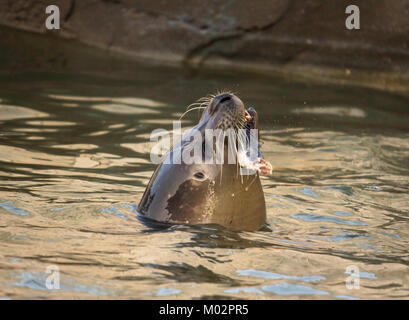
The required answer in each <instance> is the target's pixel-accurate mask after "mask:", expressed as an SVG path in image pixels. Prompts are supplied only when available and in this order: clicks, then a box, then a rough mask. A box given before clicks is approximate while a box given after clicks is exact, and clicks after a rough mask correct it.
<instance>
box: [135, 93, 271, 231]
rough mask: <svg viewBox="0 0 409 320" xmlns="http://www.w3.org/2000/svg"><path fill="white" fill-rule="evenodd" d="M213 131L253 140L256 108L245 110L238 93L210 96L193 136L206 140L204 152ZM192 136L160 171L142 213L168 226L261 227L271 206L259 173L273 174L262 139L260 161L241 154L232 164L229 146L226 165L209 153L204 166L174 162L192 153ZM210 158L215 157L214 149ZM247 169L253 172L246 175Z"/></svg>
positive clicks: (172, 152) (146, 194) (142, 203)
mask: <svg viewBox="0 0 409 320" xmlns="http://www.w3.org/2000/svg"><path fill="white" fill-rule="evenodd" d="M209 129H211V130H216V131H217V130H218V129H219V130H218V132H219V133H220V132H222V133H225V132H226V131H227V130H229V129H230V130H233V131H234V132H237V130H239V129H241V130H244V131H245V132H246V133H247V137H249V134H250V131H251V129H253V130H258V115H257V112H256V111H255V110H254V109H252V108H250V109H248V110H246V108H245V107H244V104H243V102H242V101H241V100H240V99H239V98H238V97H237V96H236V95H234V94H231V93H221V94H218V95H216V96H213V97H212V98H209V100H208V101H207V106H206V107H205V110H204V111H203V114H202V117H201V119H200V121H199V123H198V124H197V125H196V126H195V127H194V128H192V130H191V131H190V132H189V137H192V134H193V133H194V134H196V135H198V136H199V138H200V137H201V138H203V139H201V140H200V141H202V142H200V143H201V145H200V146H201V148H202V150H204V149H206V148H208V147H209V140H206V136H205V133H206V131H207V130H209ZM206 134H207V133H206ZM189 137H186V134H185V135H184V136H183V137H182V138H181V140H180V142H179V143H177V144H176V145H175V146H174V147H173V148H172V149H171V150H170V151H169V153H168V154H167V155H166V157H165V158H164V160H163V161H162V163H161V164H159V166H158V167H157V168H156V170H155V171H154V173H153V175H152V177H151V179H150V181H149V183H148V185H147V187H146V190H145V192H144V194H143V196H142V199H141V201H140V203H139V205H138V212H139V213H140V214H141V215H142V217H145V218H148V219H149V220H154V221H156V222H162V223H167V224H217V225H221V226H223V227H225V228H228V229H230V230H246V231H253V230H258V229H260V228H261V226H262V225H263V224H264V223H265V220H266V206H265V200H264V193H263V189H262V185H261V182H260V176H259V174H269V173H270V172H271V165H270V164H269V163H268V162H267V161H265V160H264V159H262V156H261V153H260V151H259V146H260V144H259V141H258V140H257V145H258V150H257V151H258V154H257V157H256V161H252V160H251V159H249V157H248V156H247V154H248V153H247V154H246V153H243V152H242V153H238V154H237V160H236V161H235V162H234V163H231V162H230V163H229V161H227V158H228V150H229V148H225V150H224V153H223V156H222V158H223V160H222V163H209V162H208V161H205V160H206V159H205V158H206V157H207V156H208V155H209V153H207V152H206V151H205V152H204V153H203V155H202V156H201V157H202V158H201V160H203V161H199V163H197V161H196V162H193V163H186V162H183V161H182V162H181V163H174V162H172V161H171V159H174V158H175V155H176V154H177V153H183V152H185V151H186V150H187V149H188V148H190V149H191V142H192V141H191V139H190V138H189ZM223 137H224V136H223ZM216 140H217V139H216ZM238 140H239V139H237V143H238V144H239V143H240V141H238ZM212 143H213V142H212ZM223 144H225V139H224V138H223ZM236 147H237V145H236ZM190 149H189V150H190ZM210 149H212V148H210ZM206 150H207V149H206ZM230 150H231V149H230ZM236 150H238V149H237V148H236ZM216 151H217V149H216ZM206 155H207V156H206ZM210 155H211V156H214V155H215V151H214V150H212V151H211V152H210ZM242 169H249V170H250V171H248V172H247V174H242V172H241V170H242Z"/></svg>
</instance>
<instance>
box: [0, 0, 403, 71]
mask: <svg viewBox="0 0 409 320" xmlns="http://www.w3.org/2000/svg"><path fill="white" fill-rule="evenodd" d="M49 4H55V5H58V6H59V7H60V10H61V29H60V30H53V31H49V30H46V28H45V19H46V14H45V7H46V6H47V5H49ZM350 4H355V5H358V6H359V8H360V15H361V21H360V27H361V29H360V30H347V29H346V27H345V19H346V17H347V14H346V13H345V8H346V7H347V6H348V5H350ZM0 24H2V25H5V26H11V27H15V28H19V29H24V30H29V31H33V32H37V33H52V34H54V35H55V36H59V37H65V38H73V39H76V40H78V41H79V42H82V43H86V44H90V45H93V46H97V47H99V48H103V49H108V50H112V51H116V52H122V53H127V54H130V55H134V56H137V57H140V58H149V59H158V60H162V61H174V62H182V63H186V64H190V65H197V64H201V63H212V62H214V63H220V62H221V63H223V62H226V63H233V64H241V63H256V64H261V65H275V66H286V65H288V64H315V65H324V66H331V67H336V68H361V69H369V70H380V71H387V72H393V73H399V74H408V73H409V0H392V1H391V0H355V1H352V0H331V1H328V0H252V1H248V0H226V1H220V0H207V1H203V0H156V1H152V0H51V1H50V0H0Z"/></svg>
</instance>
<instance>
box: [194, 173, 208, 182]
mask: <svg viewBox="0 0 409 320" xmlns="http://www.w3.org/2000/svg"><path fill="white" fill-rule="evenodd" d="M193 176H194V177H195V179H196V180H204V179H205V175H204V174H203V173H202V172H196V173H195V174H194V175H193Z"/></svg>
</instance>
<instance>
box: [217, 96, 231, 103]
mask: <svg viewBox="0 0 409 320" xmlns="http://www.w3.org/2000/svg"><path fill="white" fill-rule="evenodd" d="M230 99H231V98H230V96H226V97H224V98H222V99H221V100H220V103H223V102H225V101H229V100H230Z"/></svg>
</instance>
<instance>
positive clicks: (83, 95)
mask: <svg viewBox="0 0 409 320" xmlns="http://www.w3.org/2000/svg"><path fill="white" fill-rule="evenodd" d="M132 68H134V71H133V72H131V71H129V68H128V67H127V68H124V69H121V67H120V66H119V67H118V70H116V73H113V74H112V75H91V74H88V75H87V74H84V73H82V74H77V75H76V74H56V73H51V72H50V73H35V72H32V73H28V72H27V73H18V74H14V75H13V76H12V77H10V76H9V75H3V76H1V78H0V99H1V100H0V126H1V132H0V241H1V246H0V248H1V249H0V255H1V269H2V272H1V276H0V298H12V299H13V298H95V297H101V298H140V299H146V298H155V299H159V298H171V299H184V298H254V299H272V298H274V299H275V298H289V297H290V298H297V297H299V298H312V299H314V298H319V299H357V298H361V299H362V298H383V297H384V298H407V297H408V296H409V272H408V271H409V268H408V263H409V256H408V240H409V221H408V220H409V218H408V205H409V197H408V191H409V183H408V182H409V180H408V179H409V160H408V159H409V127H408V122H407V119H408V116H409V111H408V110H407V105H408V100H407V98H404V97H400V96H394V95H390V94H385V93H381V92H377V91H373V90H364V89H358V88H349V87H334V86H325V85H312V84H308V83H296V82H292V81H289V80H287V79H278V78H274V77H271V78H264V77H261V76H260V77H256V76H254V75H245V74H239V73H237V74H236V73H222V72H214V73H212V74H211V75H209V74H206V73H198V74H189V73H185V72H184V71H183V70H178V69H171V68H164V67H162V68H157V67H141V66H136V65H134V66H133V67H132ZM220 88H230V89H232V90H234V91H236V92H238V93H237V94H238V95H239V96H240V97H241V98H242V100H243V101H245V102H246V103H248V106H253V107H255V108H256V109H257V111H258V112H259V114H260V115H261V127H262V129H263V130H262V132H261V135H262V140H263V141H264V145H263V149H262V150H263V154H264V156H265V158H266V159H267V160H268V161H270V162H271V163H272V164H273V167H274V171H273V175H272V176H270V177H263V178H262V183H263V187H264V191H265V198H266V205H267V216H268V217H267V220H268V226H267V227H266V228H264V229H263V230H260V231H257V232H231V231H228V230H223V229H220V228H217V227H213V226H193V227H189V226H173V227H170V228H168V229H162V230H154V229H151V228H149V227H148V226H146V225H145V224H143V223H141V221H140V220H138V218H137V216H136V205H137V204H138V202H139V200H140V198H141V196H142V193H143V191H144V189H145V186H146V184H147V182H148V179H149V178H150V176H151V174H152V172H153V170H154V167H155V166H154V165H153V164H151V163H150V160H149V152H150V149H151V147H152V145H153V143H154V142H150V141H149V136H150V133H151V131H152V130H154V129H157V128H164V129H168V130H170V129H172V121H173V120H177V119H178V118H179V116H180V115H181V114H182V113H183V111H184V110H185V108H186V106H187V105H189V104H190V103H192V102H194V101H195V100H196V99H197V98H199V97H201V96H203V95H206V94H208V93H212V92H215V91H216V89H220ZM197 120H198V114H196V113H194V112H192V113H190V114H189V116H187V118H186V120H185V125H187V126H189V125H193V124H194V122H195V121H197ZM50 265H53V266H58V268H59V270H60V277H61V286H60V289H59V290H48V289H47V288H46V286H45V281H46V278H47V274H46V273H45V270H46V268H47V267H48V266H50ZM351 265H355V266H357V267H358V268H359V270H360V272H361V273H360V276H361V277H360V289H359V290H356V289H351V290H349V289H347V288H346V286H345V281H346V279H347V277H348V276H350V274H348V273H346V269H347V267H348V266H351Z"/></svg>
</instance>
